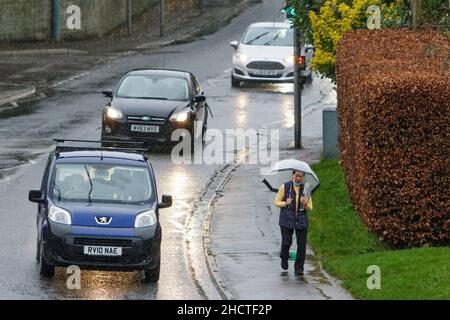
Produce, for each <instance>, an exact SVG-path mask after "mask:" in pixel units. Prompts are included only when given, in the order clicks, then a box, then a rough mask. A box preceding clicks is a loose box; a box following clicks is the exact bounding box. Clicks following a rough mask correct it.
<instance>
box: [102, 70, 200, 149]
mask: <svg viewBox="0 0 450 320" xmlns="http://www.w3.org/2000/svg"><path fill="white" fill-rule="evenodd" d="M103 94H104V95H105V96H107V97H110V98H111V102H110V103H108V104H107V105H106V107H105V108H104V110H103V116H102V140H108V141H139V142H145V144H146V145H153V144H155V143H158V144H169V145H171V144H172V143H171V135H172V132H173V131H174V130H176V129H180V128H184V129H187V130H188V131H189V133H190V136H191V138H192V141H194V139H195V138H200V134H201V137H202V138H203V134H204V132H205V131H206V129H207V122H208V112H209V107H208V105H207V103H206V97H205V95H204V93H203V91H202V89H201V87H200V84H199V83H198V81H197V79H196V78H195V76H194V75H193V74H192V73H190V72H186V71H179V70H157V69H139V70H132V71H129V72H128V73H126V74H125V75H124V76H123V77H122V79H121V80H120V82H119V85H118V86H117V88H116V90H115V91H114V92H112V91H104V92H103ZM195 121H198V122H197V123H198V124H201V129H202V130H201V131H200V127H197V130H196V131H195V132H194V122H195ZM194 133H195V134H194Z"/></svg>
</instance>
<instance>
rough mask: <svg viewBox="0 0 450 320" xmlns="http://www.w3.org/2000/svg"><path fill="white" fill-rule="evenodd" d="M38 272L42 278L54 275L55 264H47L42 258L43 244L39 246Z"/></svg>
mask: <svg viewBox="0 0 450 320" xmlns="http://www.w3.org/2000/svg"><path fill="white" fill-rule="evenodd" d="M39 263H40V268H39V273H40V274H41V276H42V277H44V278H51V277H53V276H54V275H55V266H52V265H49V264H48V263H47V262H45V259H44V246H43V245H42V244H41V245H40V246H39Z"/></svg>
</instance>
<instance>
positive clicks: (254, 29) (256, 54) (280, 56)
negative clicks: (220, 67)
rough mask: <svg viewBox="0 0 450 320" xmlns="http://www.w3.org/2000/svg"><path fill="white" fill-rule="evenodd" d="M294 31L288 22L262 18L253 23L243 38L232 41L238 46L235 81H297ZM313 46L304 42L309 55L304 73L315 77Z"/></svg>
mask: <svg viewBox="0 0 450 320" xmlns="http://www.w3.org/2000/svg"><path fill="white" fill-rule="evenodd" d="M293 43H294V35H293V29H292V28H291V27H290V24H289V23H286V22H258V23H253V24H251V25H250V26H249V27H248V28H247V30H246V31H245V33H244V35H243V36H242V39H241V41H239V42H238V41H232V42H231V43H230V45H231V46H232V47H233V48H234V49H235V53H234V55H233V70H232V72H231V85H232V86H233V87H237V86H239V85H240V83H241V81H246V82H247V81H248V82H250V81H253V82H272V83H285V82H294V44H293ZM313 53H314V52H313V47H312V46H311V45H304V46H303V47H302V50H301V55H302V56H305V57H306V59H305V60H306V61H305V62H306V69H305V70H301V71H300V72H301V74H300V76H301V77H311V75H312V73H311V67H310V62H311V59H312V56H313Z"/></svg>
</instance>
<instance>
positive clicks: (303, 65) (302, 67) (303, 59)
mask: <svg viewBox="0 0 450 320" xmlns="http://www.w3.org/2000/svg"><path fill="white" fill-rule="evenodd" d="M297 63H298V68H299V69H300V70H305V69H306V56H298V61H297Z"/></svg>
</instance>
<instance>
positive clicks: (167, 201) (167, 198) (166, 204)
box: [158, 194, 172, 209]
mask: <svg viewBox="0 0 450 320" xmlns="http://www.w3.org/2000/svg"><path fill="white" fill-rule="evenodd" d="M171 206H172V196H171V195H168V194H163V196H162V200H161V202H160V203H159V204H158V208H159V209H164V208H170V207H171Z"/></svg>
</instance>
